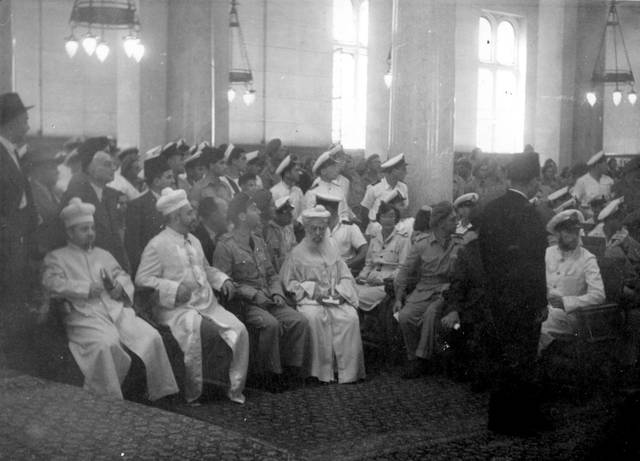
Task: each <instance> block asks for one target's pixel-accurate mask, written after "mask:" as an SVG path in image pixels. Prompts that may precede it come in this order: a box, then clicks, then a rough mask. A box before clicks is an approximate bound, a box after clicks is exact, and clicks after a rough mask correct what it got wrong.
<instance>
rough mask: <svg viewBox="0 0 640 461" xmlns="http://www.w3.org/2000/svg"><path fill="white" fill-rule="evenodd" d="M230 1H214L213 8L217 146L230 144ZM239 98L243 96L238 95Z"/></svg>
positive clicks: (212, 37) (214, 99)
mask: <svg viewBox="0 0 640 461" xmlns="http://www.w3.org/2000/svg"><path fill="white" fill-rule="evenodd" d="M229 5H230V2H229V1H228V0H213V3H212V7H211V24H213V34H212V35H211V39H212V45H211V46H212V49H213V59H212V61H211V62H212V65H213V75H212V85H213V106H212V117H213V120H214V122H213V141H214V144H215V145H220V144H222V143H228V142H229V102H228V101H227V88H228V86H229V68H230V66H231V62H230V57H229V9H230V6H229ZM237 97H238V98H241V97H242V95H241V94H238V95H237Z"/></svg>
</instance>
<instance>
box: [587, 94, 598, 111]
mask: <svg viewBox="0 0 640 461" xmlns="http://www.w3.org/2000/svg"><path fill="white" fill-rule="evenodd" d="M597 100H598V97H597V96H596V93H595V92H594V91H588V92H587V102H588V103H589V104H590V105H591V107H593V106H595V105H596V101H597Z"/></svg>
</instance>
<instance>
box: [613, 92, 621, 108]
mask: <svg viewBox="0 0 640 461" xmlns="http://www.w3.org/2000/svg"><path fill="white" fill-rule="evenodd" d="M611 97H612V98H613V105H614V106H619V105H620V103H621V102H622V91H620V90H615V91H614V92H613V94H612V95H611Z"/></svg>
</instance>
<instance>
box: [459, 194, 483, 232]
mask: <svg viewBox="0 0 640 461" xmlns="http://www.w3.org/2000/svg"><path fill="white" fill-rule="evenodd" d="M478 199H479V196H478V194H476V193H475V192H470V193H468V194H463V195H461V196H460V197H458V198H457V199H455V201H454V202H453V207H454V208H455V210H456V214H457V215H458V225H457V227H456V234H458V235H459V236H461V237H463V238H464V236H465V235H466V233H467V232H468V231H469V230H470V229H471V221H470V220H469V216H470V215H471V212H472V211H473V209H474V208H475V206H476V204H477V203H478ZM465 241H466V240H465Z"/></svg>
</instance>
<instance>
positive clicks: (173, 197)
mask: <svg viewBox="0 0 640 461" xmlns="http://www.w3.org/2000/svg"><path fill="white" fill-rule="evenodd" d="M185 205H189V200H187V193H186V192H185V191H184V190H182V189H178V190H173V189H172V188H170V187H165V188H164V189H162V195H161V196H160V198H159V199H158V201H157V203H156V209H157V210H158V211H159V212H160V213H162V214H163V216H167V215H168V214H170V213H173V212H174V211H176V210H179V209H180V208H182V207H183V206H185Z"/></svg>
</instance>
